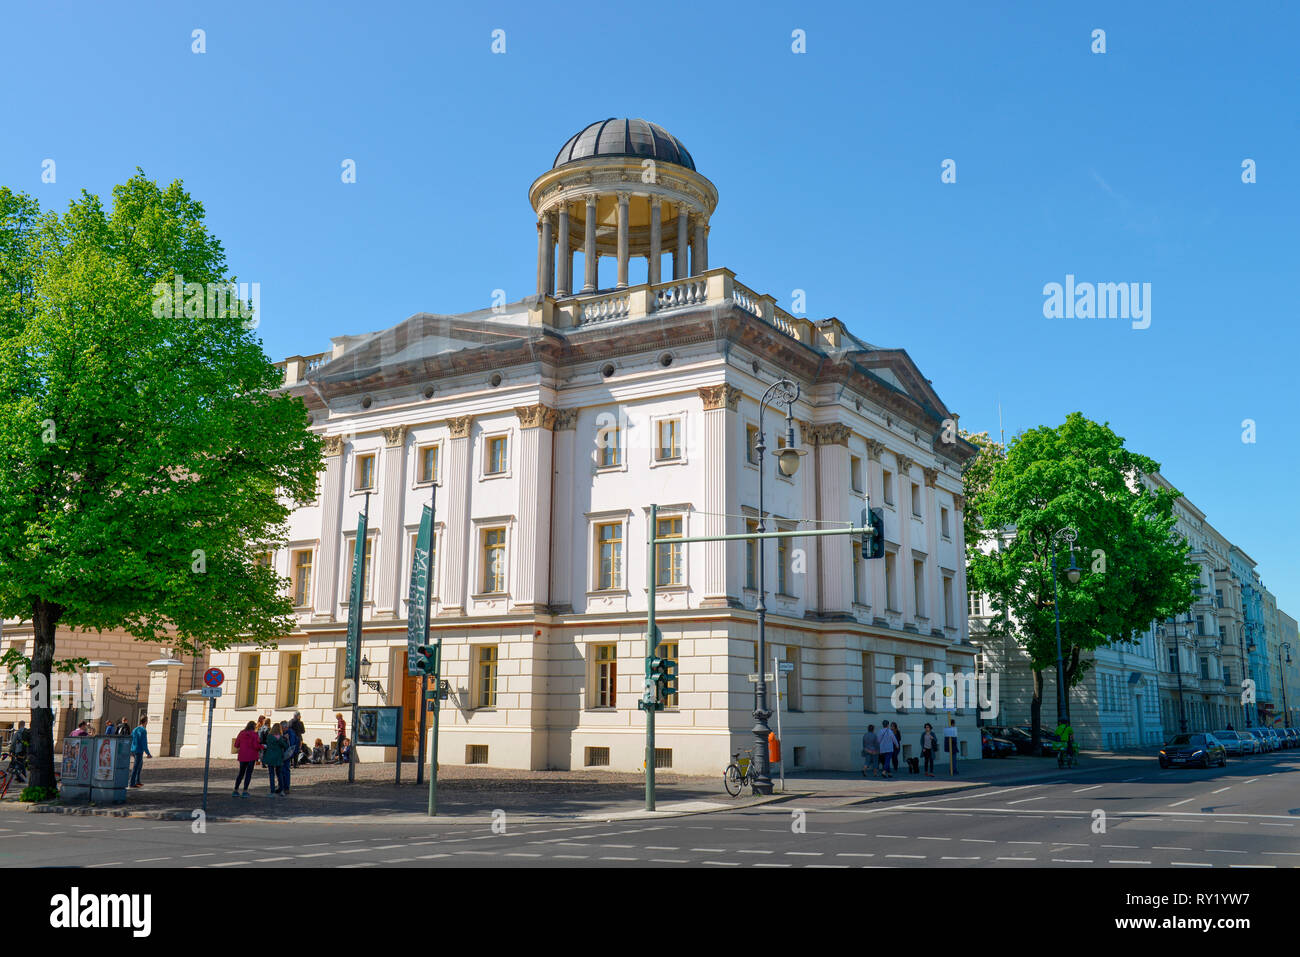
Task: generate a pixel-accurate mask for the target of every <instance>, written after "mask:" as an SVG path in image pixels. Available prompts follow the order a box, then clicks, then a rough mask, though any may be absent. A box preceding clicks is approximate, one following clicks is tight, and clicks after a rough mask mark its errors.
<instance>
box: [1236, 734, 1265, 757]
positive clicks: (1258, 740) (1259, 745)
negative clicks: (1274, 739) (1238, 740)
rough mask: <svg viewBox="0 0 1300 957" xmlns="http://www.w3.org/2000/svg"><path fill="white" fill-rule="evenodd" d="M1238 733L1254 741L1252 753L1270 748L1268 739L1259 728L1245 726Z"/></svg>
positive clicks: (1258, 752)
mask: <svg viewBox="0 0 1300 957" xmlns="http://www.w3.org/2000/svg"><path fill="white" fill-rule="evenodd" d="M1240 733H1241V734H1242V735H1244V736H1245V737H1247V738H1249V739H1250V740H1251V741H1253V742H1254V743H1255V750H1254V751H1253V752H1252V753H1253V754H1263V753H1264V752H1265V751H1268V750H1270V747H1269V741H1268V740H1267V739H1266V738H1265V737H1264V735H1263V734H1261V733H1260V730H1259V728H1245V729H1244V730H1242V731H1241V732H1240Z"/></svg>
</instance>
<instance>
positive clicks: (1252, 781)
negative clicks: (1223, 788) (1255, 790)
mask: <svg viewBox="0 0 1300 957" xmlns="http://www.w3.org/2000/svg"><path fill="white" fill-rule="evenodd" d="M1258 780H1259V778H1251V779H1250V780H1249V781H1242V782H1241V783H1242V784H1254V783H1255V782H1256V781H1258Z"/></svg>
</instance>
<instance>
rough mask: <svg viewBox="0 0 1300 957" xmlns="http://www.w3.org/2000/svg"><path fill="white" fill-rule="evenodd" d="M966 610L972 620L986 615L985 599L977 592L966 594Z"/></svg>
mask: <svg viewBox="0 0 1300 957" xmlns="http://www.w3.org/2000/svg"><path fill="white" fill-rule="evenodd" d="M966 608H967V611H968V612H969V614H970V615H971V617H972V618H978V617H979V616H980V615H982V614H984V598H983V596H981V595H980V593H979V592H977V591H971V592H967V593H966Z"/></svg>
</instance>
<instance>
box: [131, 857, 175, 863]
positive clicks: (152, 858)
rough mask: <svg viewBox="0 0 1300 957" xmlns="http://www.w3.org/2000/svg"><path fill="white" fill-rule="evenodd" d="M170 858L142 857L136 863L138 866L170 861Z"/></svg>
mask: <svg viewBox="0 0 1300 957" xmlns="http://www.w3.org/2000/svg"><path fill="white" fill-rule="evenodd" d="M170 860H171V858H170V857H142V858H140V859H139V860H137V861H136V863H137V864H148V863H150V862H151V861H170Z"/></svg>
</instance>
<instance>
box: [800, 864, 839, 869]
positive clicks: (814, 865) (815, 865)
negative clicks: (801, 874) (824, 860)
mask: <svg viewBox="0 0 1300 957" xmlns="http://www.w3.org/2000/svg"><path fill="white" fill-rule="evenodd" d="M848 866H849V865H847V864H805V865H804V867H805V868H809V869H811V868H814V867H848Z"/></svg>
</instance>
